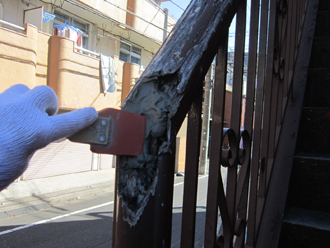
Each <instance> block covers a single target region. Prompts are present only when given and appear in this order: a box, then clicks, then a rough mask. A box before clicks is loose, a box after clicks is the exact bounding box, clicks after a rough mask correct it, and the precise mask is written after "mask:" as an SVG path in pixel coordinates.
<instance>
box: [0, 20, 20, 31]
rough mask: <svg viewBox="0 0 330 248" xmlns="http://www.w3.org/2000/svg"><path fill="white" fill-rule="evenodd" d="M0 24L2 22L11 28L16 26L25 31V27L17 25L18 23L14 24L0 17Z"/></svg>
mask: <svg viewBox="0 0 330 248" xmlns="http://www.w3.org/2000/svg"><path fill="white" fill-rule="evenodd" d="M0 24H4V25H6V26H9V27H12V28H16V29H19V30H22V31H25V28H23V27H21V26H18V25H15V24H13V23H10V22H6V21H4V20H1V19H0Z"/></svg>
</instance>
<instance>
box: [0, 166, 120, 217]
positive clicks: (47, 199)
mask: <svg viewBox="0 0 330 248" xmlns="http://www.w3.org/2000/svg"><path fill="white" fill-rule="evenodd" d="M114 184H115V169H113V168H111V169H105V170H99V171H87V172H81V173H74V174H67V175H61V176H54V177H47V178H40V179H33V180H27V181H19V182H14V183H12V184H11V185H10V186H9V187H8V188H7V189H5V190H3V191H1V192H0V219H2V218H6V217H8V215H9V216H13V215H18V214H24V213H28V212H31V211H36V210H39V209H42V208H46V207H47V206H49V205H50V204H51V203H54V202H58V201H69V200H70V201H72V200H73V199H75V198H79V197H80V195H84V197H85V198H86V197H87V198H88V197H89V196H90V197H92V196H94V197H95V196H96V195H103V194H105V193H109V191H112V192H113V191H114Z"/></svg>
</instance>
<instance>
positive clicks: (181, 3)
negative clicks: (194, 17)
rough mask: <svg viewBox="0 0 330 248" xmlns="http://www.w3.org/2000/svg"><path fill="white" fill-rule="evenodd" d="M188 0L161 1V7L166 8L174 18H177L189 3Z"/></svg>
mask: <svg viewBox="0 0 330 248" xmlns="http://www.w3.org/2000/svg"><path fill="white" fill-rule="evenodd" d="M189 3H190V0H168V1H166V2H162V5H161V6H162V8H167V9H168V13H169V14H170V15H171V16H173V17H174V18H175V19H177V20H179V18H180V16H181V15H182V14H183V10H182V9H184V10H185V9H186V8H187V6H188V5H189Z"/></svg>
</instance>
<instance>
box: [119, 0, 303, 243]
mask: <svg viewBox="0 0 330 248" xmlns="http://www.w3.org/2000/svg"><path fill="white" fill-rule="evenodd" d="M204 2H208V4H210V2H214V3H213V4H219V2H222V1H204ZM227 2H231V1H227ZM233 2H234V4H233V6H232V7H231V9H229V10H228V12H230V11H233V10H234V12H235V15H236V34H235V49H234V51H235V54H234V66H233V85H232V103H231V119H230V128H224V115H225V109H226V106H225V98H226V82H227V79H226V77H227V70H228V65H227V58H228V38H229V27H228V26H229V25H228V24H229V23H230V22H231V20H232V17H233V15H232V14H229V15H227V16H226V15H225V16H224V18H223V19H221V22H223V23H225V24H226V25H224V27H225V28H224V29H221V28H220V30H221V35H220V34H218V36H219V37H218V38H216V39H215V40H216V41H217V44H216V46H217V47H219V49H218V51H217V53H216V55H215V54H214V53H213V55H212V54H208V57H209V58H211V59H212V58H213V57H214V55H215V56H216V66H215V79H214V87H213V100H212V125H211V140H210V158H209V181H208V193H207V208H206V223H205V241H204V247H205V248H207V247H255V246H256V242H257V240H258V234H259V231H260V229H261V228H262V227H261V222H262V219H263V213H264V206H265V201H266V199H267V192H268V187H269V182H270V180H271V177H272V170H273V164H274V158H275V157H276V156H277V148H278V141H279V138H280V136H281V128H282V122H283V117H284V116H285V113H286V107H287V104H288V103H289V102H290V101H291V100H292V98H291V97H292V89H293V85H292V82H293V75H294V69H295V62H296V58H297V51H298V48H299V43H300V41H301V34H302V28H303V26H304V24H305V22H304V20H305V14H306V10H307V6H308V3H309V1H308V0H250V1H249V0H241V1H233ZM247 3H249V4H247ZM247 6H249V8H247ZM247 13H249V15H248V16H250V18H249V20H247ZM226 18H227V19H226ZM228 18H230V19H228ZM183 22H184V21H183ZM246 23H248V27H249V30H247V28H246V26H247V25H246ZM179 25H180V23H179ZM199 27H200V30H202V29H203V28H204V29H206V28H207V26H206V27H205V26H204V27H203V25H202V23H201V24H200V26H199ZM247 31H248V36H246V33H247ZM170 36H171V35H170ZM173 37H175V34H174V35H173ZM196 37H198V36H197V35H196ZM246 37H247V38H246ZM172 39H174V38H172ZM170 42H171V40H169V41H168V42H165V43H169V44H170ZM194 42H195V41H194ZM191 43H193V42H191ZM247 43H248V44H249V45H248V49H247V46H246V44H247ZM169 44H165V46H164V49H163V50H161V52H159V53H160V54H159V55H158V56H157V55H156V57H158V58H156V60H155V61H154V63H152V64H153V65H152V66H150V67H151V69H150V70H156V65H157V59H159V58H160V59H159V60H161V58H162V55H163V53H164V51H165V50H166V48H167V47H169V46H170V45H169ZM212 44H214V43H212ZM166 45H167V46H166ZM193 45H195V44H192V45H191V46H193ZM184 48H185V47H184ZM183 50H184V49H183ZM209 50H212V49H211V48H210V49H209ZM213 50H214V49H213ZM216 50H217V49H216ZM216 50H214V51H216ZM186 54H189V53H188V52H186ZM211 59H207V60H205V59H204V62H205V61H207V62H205V63H206V66H204V69H202V70H201V71H202V73H204V75H205V73H206V69H207V68H208V67H209V64H210V63H211ZM246 59H247V60H246ZM201 60H202V59H201ZM196 63H197V64H198V63H200V61H198V62H196ZM154 65H155V66H154ZM183 67H184V64H183V65H182V66H181V67H180V69H178V71H179V70H181V68H183ZM147 69H148V68H147ZM150 70H149V71H150ZM171 70H172V69H171ZM193 70H194V71H195V68H193ZM147 71H148V70H147ZM173 71H175V70H172V71H171V73H169V74H170V76H168V75H167V78H166V79H167V80H172V78H174V76H173V73H176V72H173ZM164 74H165V76H166V73H165V72H164ZM145 75H147V76H146V77H144V78H148V80H149V81H148V80H144V79H141V83H140V84H139V82H138V84H137V85H138V86H137V88H138V87H140V86H141V87H147V86H143V84H147V83H149V82H150V80H151V79H150V78H151V77H150V76H149V77H148V73H145ZM191 75H195V74H193V73H192V74H191ZM191 75H190V74H189V76H190V77H192V76H191ZM154 76H155V75H154ZM161 76H163V75H161V74H160V73H159V74H157V75H156V76H155V77H157V80H158V81H159V82H162V81H161V79H160V78H161ZM142 78H143V75H142ZM143 80H144V81H143ZM195 81H198V80H197V79H196V80H195ZM157 84H158V83H157ZM196 85H197V86H196V87H195V89H194V90H192V91H190V93H193V94H190V96H189V97H186V98H185V97H182V98H180V99H179V101H180V104H181V105H187V103H192V105H191V107H190V111H189V117H188V132H187V148H186V152H187V155H186V169H185V181H184V200H183V210H182V232H181V247H194V240H195V238H194V235H195V216H196V198H197V184H198V166H199V149H200V137H201V128H200V127H201V101H202V100H201V99H202V95H201V92H202V90H201V87H202V86H201V84H196ZM141 87H140V89H141ZM162 87H165V86H163V85H162ZM160 88H161V87H160ZM187 88H189V87H188V86H187ZM174 89H175V87H174ZM157 90H158V88H157ZM161 90H163V89H161ZM176 90H178V88H176ZM163 91H164V90H163ZM173 91H174V90H173ZM133 92H134V89H133ZM136 92H137V93H136ZM136 92H135V93H132V94H131V99H134V96H135V95H134V94H138V90H136ZM169 97H171V96H169ZM173 98H174V97H173ZM128 99H130V96H129V97H128ZM143 99H145V98H143ZM182 99H183V100H182ZM186 99H190V100H186ZM243 101H245V104H243ZM181 105H180V107H182V106H181ZM242 106H244V108H245V109H242ZM188 107H189V106H188ZM124 109H125V108H124ZM126 109H128V110H131V111H133V112H134V111H135V112H138V111H137V110H135V109H134V108H133V107H130V106H129V100H128V107H127V106H126ZM184 109H186V110H188V109H187V108H184V107H182V111H179V110H181V108H179V110H178V111H177V112H176V114H175V115H173V116H174V117H173V119H174V120H175V121H173V122H172V127H173V126H175V125H178V123H180V121H182V119H183V117H184V116H185V111H186V110H184ZM242 112H243V113H244V115H243V116H242ZM144 114H146V113H144ZM146 115H147V116H148V114H146ZM178 116H181V117H178ZM242 119H243V120H242ZM178 120H180V121H178ZM242 123H244V124H243V126H242ZM176 129H177V127H176ZM176 129H174V131H173V130H172V132H169V133H170V136H171V137H175V134H176V131H177V130H176ZM175 130H176V131H175ZM225 136H226V137H227V138H228V140H229V149H224V148H223V147H224V146H223V140H224V137H225ZM172 141H173V140H172ZM153 142H154V144H155V142H156V141H154V140H153ZM156 143H157V142H156ZM173 143H174V142H171V144H172V145H170V150H172V151H174V150H175V147H174V145H173ZM151 150H152V152H153V154H156V153H157V152H156V153H155V151H154V150H153V149H151ZM158 154H159V153H158ZM159 158H160V159H159V160H158V172H157V173H158V182H157V186H155V192H156V193H155V197H150V199H149V201H148V203H147V205H146V206H145V207H144V206H143V209H144V210H142V211H144V212H143V214H142V215H141V216H140V215H139V216H138V217H139V220H138V222H137V224H136V225H128V224H127V223H126V222H125V221H126V220H123V215H125V213H123V212H122V211H123V210H122V206H123V201H124V200H123V199H124V198H123V197H122V195H121V194H122V193H121V192H120V188H119V189H118V187H119V186H118V185H117V189H116V190H117V191H118V195H119V197H117V200H116V206H115V211H114V212H115V213H114V216H115V217H114V235H113V240H114V241H113V247H116V248H119V247H133V245H134V247H170V239H171V234H170V233H171V216H172V213H171V208H172V194H173V173H174V171H173V168H174V159H173V154H171V153H164V154H161V155H160V156H159ZM121 159H122V158H121ZM119 160H120V159H119ZM122 161H123V160H122ZM125 161H126V160H125ZM123 164H124V163H123V162H122V163H121V162H119V164H118V168H117V171H118V173H119V175H120V176H118V175H117V183H118V180H119V179H120V177H122V175H123V173H127V171H128V168H129V166H127V165H128V164H129V162H126V164H125V166H123ZM221 167H226V168H227V173H226V174H225V175H223V174H222V173H221ZM123 168H124V169H123ZM139 173H140V172H139ZM127 175H128V174H127ZM224 177H226V180H223V178H224ZM125 178H126V180H128V181H129V180H131V179H130V176H126V177H125ZM134 180H136V179H134ZM223 181H225V182H226V183H225V184H224V183H223ZM119 185H120V184H119ZM150 187H151V186H150ZM164 202H165V207H164V205H162V207H160V205H161V204H163V203H164ZM124 204H125V203H124ZM124 219H125V218H124Z"/></svg>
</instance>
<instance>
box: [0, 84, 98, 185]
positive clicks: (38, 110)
mask: <svg viewBox="0 0 330 248" xmlns="http://www.w3.org/2000/svg"><path fill="white" fill-rule="evenodd" d="M57 107H58V100H57V97H56V95H55V93H54V91H53V90H52V89H51V88H49V87H48V86H38V87H35V88H34V89H32V90H30V89H29V88H28V87H27V86H25V85H20V84H18V85H14V86H12V87H10V88H9V89H7V90H6V91H4V92H3V93H1V94H0V190H3V189H4V188H6V187H7V186H8V185H9V184H11V183H12V182H13V181H14V180H15V179H17V178H18V177H19V176H20V175H22V173H23V172H24V171H25V170H26V169H27V166H28V163H29V160H30V158H31V157H32V155H33V153H34V152H35V151H36V150H37V149H40V148H42V147H45V146H46V145H48V144H49V143H50V142H52V141H54V140H57V139H60V138H63V137H68V136H70V135H72V134H74V133H76V132H77V131H79V130H80V129H82V128H84V127H86V126H88V125H90V124H92V123H93V122H94V121H95V120H96V119H97V116H98V114H97V112H96V110H95V109H94V108H84V109H79V110H76V111H73V112H70V113H66V114H60V115H55V114H56V112H57Z"/></svg>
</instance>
